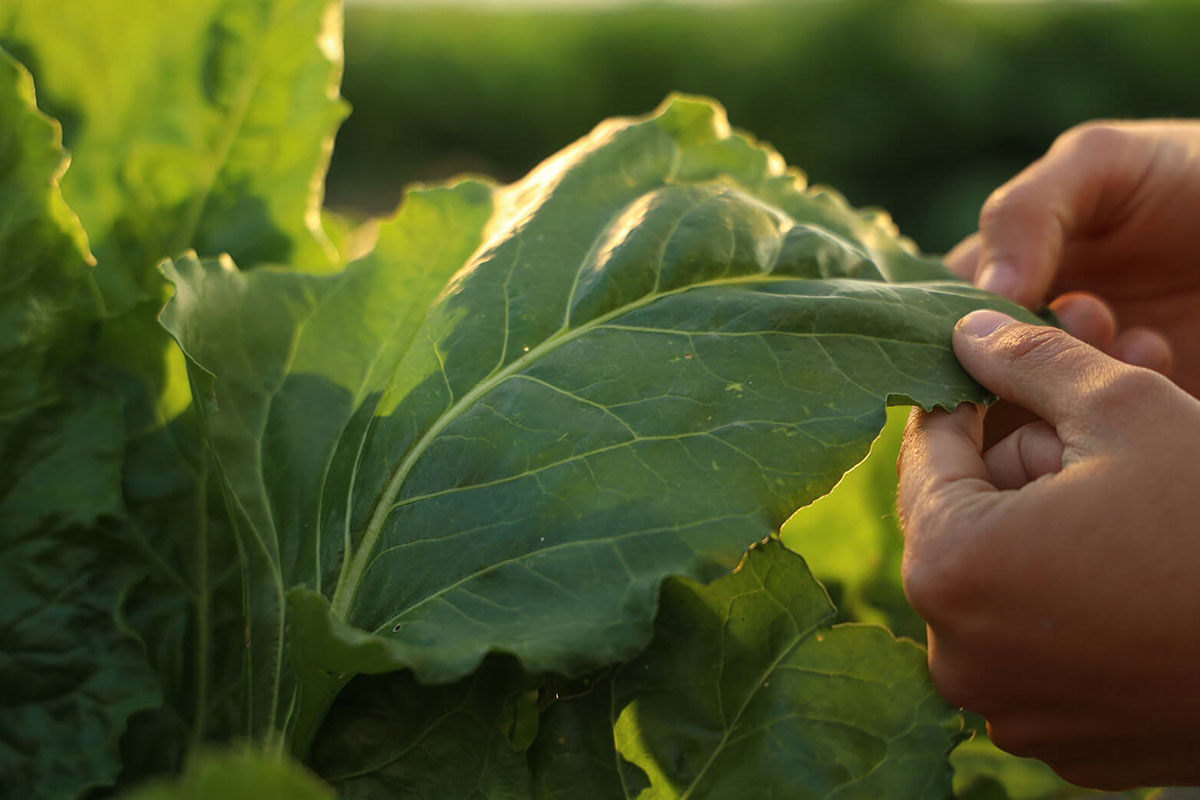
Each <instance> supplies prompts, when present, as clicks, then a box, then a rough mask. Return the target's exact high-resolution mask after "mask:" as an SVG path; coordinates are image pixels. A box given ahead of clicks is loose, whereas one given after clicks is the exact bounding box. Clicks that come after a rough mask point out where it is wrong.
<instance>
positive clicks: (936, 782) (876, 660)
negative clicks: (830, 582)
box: [614, 541, 962, 800]
mask: <svg viewBox="0 0 1200 800" xmlns="http://www.w3.org/2000/svg"><path fill="white" fill-rule="evenodd" d="M833 614H834V609H833V606H832V605H831V604H830V602H829V598H828V596H827V595H826V594H825V591H824V589H822V588H821V585H820V584H819V583H817V582H816V581H815V580H814V579H813V578H812V576H811V574H810V573H809V572H808V569H807V567H806V566H805V565H804V561H803V560H802V559H801V558H800V557H799V556H796V555H795V554H793V553H791V552H789V551H788V550H786V549H785V548H784V547H783V546H782V545H781V544H779V543H778V542H774V541H771V542H767V543H766V544H763V545H761V546H759V547H758V548H756V549H754V550H753V551H751V552H750V553H749V554H748V556H747V558H746V560H745V561H744V562H743V564H742V566H741V568H740V569H739V570H738V571H737V572H736V573H735V574H733V575H731V576H729V577H726V578H722V579H720V580H718V581H715V582H714V583H712V584H710V585H709V586H701V585H699V584H697V583H694V582H692V581H689V580H685V579H671V580H669V581H668V582H667V583H666V584H665V586H664V589H663V597H662V606H661V609H660V611H659V616H658V619H657V620H656V622H655V637H654V641H653V643H652V644H651V645H650V648H649V649H648V650H647V651H646V652H645V653H644V654H643V655H642V656H640V657H638V658H637V659H635V660H634V661H633V662H631V663H629V664H626V665H625V666H623V667H622V668H621V670H620V673H619V674H618V676H617V678H616V681H615V687H616V688H615V690H614V691H615V693H616V704H615V707H616V708H622V706H623V709H622V710H621V712H620V717H619V718H618V720H617V723H616V728H615V731H616V738H617V750H618V751H619V752H620V753H621V755H622V756H624V757H625V758H626V759H628V760H629V761H631V762H633V763H634V764H636V765H638V766H639V767H641V768H642V769H643V770H645V771H646V773H647V775H649V778H650V783H651V788H650V789H648V790H646V791H644V792H642V793H641V794H639V795H638V797H639V798H641V800H650V799H651V798H655V799H658V798H662V799H663V800H665V799H666V798H683V797H704V798H713V799H714V800H716V798H730V800H732V799H733V798H743V797H789V798H810V797H811V798H879V797H903V798H912V799H913V800H916V799H917V798H944V797H946V796H947V795H948V793H949V789H950V779H951V772H950V767H949V765H948V764H947V763H946V754H947V752H948V751H949V749H950V748H951V747H952V746H953V744H954V742H955V741H956V739H958V738H959V735H960V734H959V731H960V729H961V725H962V722H961V720H960V718H959V717H958V715H957V714H956V713H955V712H954V710H953V709H951V708H950V707H949V706H948V705H946V703H945V701H943V700H942V699H941V698H940V697H939V696H938V694H937V691H936V690H935V689H934V688H933V684H932V681H931V680H930V678H929V674H928V672H927V670H926V668H925V651H924V650H923V649H922V648H920V647H918V646H916V645H914V644H913V643H911V642H907V641H898V640H896V639H894V638H893V637H892V636H891V634H889V633H888V632H887V631H886V630H884V629H882V628H878V627H874V626H857V625H843V626H838V627H836V628H832V629H830V628H829V627H828V625H829V622H830V620H831V619H832V618H833Z"/></svg>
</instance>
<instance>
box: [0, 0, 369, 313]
mask: <svg viewBox="0 0 1200 800" xmlns="http://www.w3.org/2000/svg"><path fill="white" fill-rule="evenodd" d="M0 41H2V42H3V43H4V44H5V45H6V46H8V47H9V48H10V49H11V50H12V51H13V52H14V53H15V54H16V55H17V56H18V57H19V58H21V59H22V60H23V61H24V62H25V63H26V64H27V65H28V66H29V68H30V69H31V71H32V72H33V74H34V76H35V78H36V80H37V82H38V86H39V90H40V92H41V94H42V101H43V103H44V106H43V107H44V108H45V109H46V110H47V111H48V112H50V113H52V114H54V115H55V116H56V117H58V118H59V119H60V120H61V121H62V123H63V126H64V128H65V130H66V139H67V146H68V148H69V149H70V150H71V152H72V153H73V156H74V167H73V168H72V170H71V172H70V173H69V174H68V175H67V177H66V178H65V180H64V185H63V191H64V193H65V195H66V198H67V201H68V202H70V203H71V204H72V206H73V207H74V208H75V210H76V212H77V213H78V214H79V216H80V219H82V220H83V224H84V227H85V228H86V229H87V230H88V233H89V234H90V236H91V239H92V243H93V249H94V251H95V253H96V256H97V259H98V261H99V267H98V273H97V278H98V280H99V281H100V282H101V286H102V288H103V289H104V293H105V298H106V299H107V300H108V302H109V304H110V306H111V308H112V309H114V310H123V309H125V308H128V307H129V306H131V305H132V304H133V303H134V302H135V301H137V300H138V299H147V298H148V299H151V300H156V299H157V298H158V295H159V292H158V289H157V286H158V284H159V281H160V280H161V279H160V278H159V276H158V275H157V274H156V273H155V271H154V267H155V265H156V264H157V263H158V262H159V261H160V260H162V259H163V258H165V257H168V256H172V255H175V254H178V253H180V252H182V251H183V250H185V249H187V248H193V249H195V250H197V251H198V252H200V253H203V254H206V255H214V256H215V255H218V254H220V253H224V252H228V253H232V254H233V255H234V256H235V257H236V258H237V259H238V260H239V263H241V264H242V265H243V266H246V267H250V266H253V265H256V264H259V263H264V262H290V263H293V264H297V265H305V266H307V267H309V268H320V267H321V266H322V265H323V264H325V265H328V264H330V263H332V262H333V261H335V259H336V254H335V252H334V250H333V248H332V246H331V244H330V243H329V241H328V239H327V238H326V237H325V235H324V232H323V230H322V228H321V221H320V214H319V209H320V203H321V196H322V193H323V190H322V187H323V179H324V172H325V168H326V166H327V163H328V157H329V152H330V150H331V147H332V142H333V134H334V130H335V129H336V127H337V124H338V123H339V122H340V120H341V119H342V117H343V116H344V115H345V106H344V104H343V103H342V102H341V101H340V100H339V99H338V88H337V87H338V83H339V81H340V78H341V3H340V2H337V1H336V0H170V1H169V2H162V0H122V2H120V3H96V2H92V0H62V1H61V2H54V3H42V2H22V3H17V4H15V6H11V7H10V8H9V9H7V10H6V12H5V14H4V17H3V19H0Z"/></svg>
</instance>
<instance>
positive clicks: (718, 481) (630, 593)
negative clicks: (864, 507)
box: [163, 98, 1023, 746]
mask: <svg viewBox="0 0 1200 800" xmlns="http://www.w3.org/2000/svg"><path fill="white" fill-rule="evenodd" d="M465 186H470V187H474V186H476V185H474V184H466V185H465ZM451 191H456V192H457V193H458V194H456V196H459V195H461V193H462V192H463V191H466V190H465V189H463V188H462V187H460V188H459V189H458V190H451ZM470 191H476V189H474V188H472V189H471V190H470ZM472 199H474V198H472ZM485 205H486V203H484V202H482V201H479V202H476V203H475V207H483V206H485ZM495 205H496V211H495V213H494V214H493V216H492V218H491V219H490V220H489V221H488V222H487V224H486V229H485V230H484V231H483V232H482V234H481V233H480V232H479V231H478V230H473V233H472V235H471V236H469V237H467V236H463V235H461V233H460V235H459V237H458V238H452V239H448V240H441V241H439V246H438V247H437V248H436V249H434V250H432V251H424V250H423V248H425V247H429V246H430V243H429V241H428V240H426V239H421V240H415V241H414V242H413V243H412V244H411V246H409V247H406V248H398V249H397V251H396V253H395V254H394V255H389V256H388V257H387V258H379V259H374V260H371V261H369V262H365V263H363V264H360V265H356V266H352V267H351V268H349V269H347V270H346V271H345V272H344V273H343V274H340V275H336V276H330V277H317V276H305V275H298V274H294V273H282V272H262V271H255V272H253V273H248V274H247V273H240V272H238V271H236V270H235V269H234V268H233V267H232V265H231V264H230V263H229V262H227V261H226V262H221V263H218V262H207V263H201V262H197V261H194V260H184V261H181V262H179V263H177V264H176V265H174V267H172V268H171V269H170V272H169V274H170V277H171V280H172V281H173V283H174V284H175V286H176V294H175V297H174V299H173V300H172V302H171V304H170V305H169V306H168V307H167V309H166V310H165V312H164V316H163V321H164V324H165V325H166V326H167V328H168V329H169V330H170V331H171V332H172V333H173V334H174V335H175V337H176V338H177V339H178V341H179V342H180V344H181V345H182V347H183V350H184V351H185V353H186V354H187V355H188V357H189V358H190V359H191V361H192V363H193V365H194V367H195V369H196V370H197V372H198V373H199V372H202V373H204V374H207V375H211V376H212V387H213V394H212V396H211V397H210V398H209V399H208V401H207V407H206V420H205V424H206V427H207V430H208V435H209V438H210V440H211V441H212V443H213V445H214V448H215V450H216V453H217V457H218V459H219V461H220V465H221V471H222V475H223V476H224V479H225V481H226V484H227V487H228V491H229V494H230V496H231V498H232V502H233V503H234V505H235V507H236V509H237V514H238V524H239V526H240V529H241V535H242V536H243V538H244V540H245V541H246V542H247V543H248V545H247V546H248V547H253V548H254V550H255V551H256V553H257V555H256V556H255V558H257V559H258V560H259V561H258V567H257V568H256V569H257V573H256V574H257V575H258V577H257V578H256V580H257V582H256V583H254V584H253V586H252V595H253V596H254V602H255V603H256V611H255V614H254V624H255V634H254V636H255V641H254V643H253V644H252V646H253V647H255V648H261V649H259V650H257V651H256V659H259V658H261V659H262V660H261V661H256V666H258V667H259V669H256V674H257V675H260V676H262V681H263V683H262V685H261V686H259V689H258V692H259V702H260V703H261V704H262V707H263V709H264V714H263V716H262V718H263V719H264V720H269V721H272V722H274V723H275V724H282V723H283V722H284V720H283V717H284V714H283V713H282V709H285V708H289V707H293V708H295V709H296V711H295V712H294V713H293V714H292V715H291V721H292V724H298V725H299V727H300V729H301V730H300V733H299V734H297V737H298V739H299V741H300V742H301V746H303V743H304V742H305V741H306V740H307V737H308V736H309V733H307V730H308V729H309V728H310V727H311V726H312V724H313V723H312V720H314V719H319V717H320V716H321V714H322V713H323V711H324V708H325V704H326V703H327V702H328V698H329V697H330V696H331V693H332V691H333V690H334V689H335V688H336V686H337V685H339V682H340V681H344V680H345V679H347V678H348V677H349V676H350V675H352V674H353V673H355V672H360V671H369V672H378V671H384V670H387V669H396V668H399V667H411V668H412V669H413V670H414V671H415V672H416V674H417V676H418V678H419V679H420V680H422V681H437V682H445V681H452V680H456V679H458V678H461V677H462V676H465V675H466V674H468V673H470V672H471V671H472V670H474V669H475V668H476V667H477V666H478V665H479V663H480V662H481V660H482V659H483V657H484V655H485V654H487V653H488V652H490V651H494V650H497V651H506V652H510V653H513V654H515V655H516V656H517V657H518V658H519V659H520V660H521V661H522V662H523V663H524V664H525V666H526V667H527V668H529V669H531V670H533V671H556V672H560V673H563V674H568V675H570V674H580V673H581V672H584V671H586V670H588V669H589V668H593V667H596V666H599V665H602V664H606V663H612V662H614V661H619V660H623V659H625V658H628V657H630V656H631V655H633V654H634V653H636V652H637V651H639V650H640V649H641V648H642V647H644V646H645V644H646V642H647V641H648V640H649V638H650V633H651V627H652V620H653V616H654V612H655V607H656V604H657V598H658V588H659V584H660V583H661V581H662V579H663V578H664V577H665V576H667V575H671V574H684V575H689V576H694V577H700V578H713V577H716V576H717V575H719V574H722V573H723V572H726V571H728V570H729V569H731V568H732V567H733V566H734V565H735V564H736V563H737V560H738V558H739V557H740V555H741V554H742V552H743V551H744V548H745V546H746V544H747V543H748V542H752V541H756V540H758V539H761V538H762V537H763V536H765V535H768V534H770V533H772V532H774V531H777V530H778V527H779V525H780V524H781V523H782V522H783V520H784V519H786V518H787V516H788V515H790V514H791V512H792V511H793V510H794V509H795V508H796V507H797V506H800V505H802V504H804V503H807V502H809V501H811V500H812V499H814V498H815V497H818V496H820V495H821V494H823V493H824V492H826V491H828V490H829V488H830V487H831V486H833V485H834V484H835V483H836V482H837V480H838V478H839V477H840V476H841V475H842V473H843V472H844V471H845V470H846V469H847V468H849V467H850V466H852V465H853V464H855V463H857V462H858V461H859V460H861V459H862V458H863V456H864V455H865V454H866V452H867V450H868V448H869V446H870V443H871V441H872V440H873V439H874V438H875V436H876V435H877V434H878V432H879V430H880V428H881V427H882V426H883V423H884V419H885V413H884V411H885V409H884V406H885V401H886V400H888V399H889V398H892V399H897V398H900V399H908V400H911V401H913V402H916V403H919V404H921V405H923V406H926V407H930V406H933V405H938V404H940V405H949V406H953V405H954V404H956V403H958V402H959V401H962V400H983V399H985V397H986V395H985V394H984V393H983V391H982V390H981V389H980V387H978V386H977V385H976V384H975V383H974V382H972V381H971V380H970V379H969V377H968V376H967V375H966V374H965V373H964V372H963V371H962V370H961V368H960V367H959V366H958V364H957V362H956V361H955V359H954V357H953V354H952V353H951V351H950V347H949V345H950V332H951V329H952V326H953V324H954V322H955V320H957V319H958V318H959V317H960V316H962V315H963V314H964V313H966V312H967V311H968V310H970V309H972V308H976V307H980V306H983V305H998V306H1000V307H1003V308H1005V309H1006V310H1008V311H1009V312H1010V313H1014V314H1021V313H1023V312H1021V311H1020V310H1019V309H1016V308H1015V307H1012V306H1010V305H1007V304H1003V303H1002V302H1001V301H999V300H996V299H995V298H990V297H989V296H987V295H985V294H983V293H980V292H978V291H976V290H974V289H972V288H970V287H967V286H966V285H964V284H961V283H958V282H956V281H952V280H950V276H949V274H948V273H947V272H946V271H945V270H944V268H942V267H941V266H940V265H938V264H936V263H933V262H928V261H924V260H921V259H919V258H917V257H915V256H913V255H912V254H911V253H910V252H909V250H908V249H907V248H906V246H905V245H904V243H903V242H901V241H900V240H898V239H896V237H895V236H894V233H893V232H892V231H891V229H890V227H889V226H888V225H887V224H886V220H883V219H881V218H880V217H879V216H878V215H870V214H860V213H858V212H855V211H853V210H851V209H849V208H848V207H847V206H846V205H845V203H844V201H842V200H841V199H840V198H839V197H837V196H836V195H833V194H832V193H830V192H822V191H810V190H806V189H805V188H804V186H803V181H802V179H801V178H800V177H799V175H798V174H796V173H792V172H788V171H787V170H786V169H785V167H784V165H783V163H782V161H781V159H779V157H778V155H776V154H774V153H772V152H771V151H769V150H767V149H766V148H763V147H760V146H758V145H756V144H754V143H753V142H751V141H750V140H748V139H747V138H745V137H742V136H739V135H735V134H733V133H731V131H730V129H729V127H728V124H727V123H726V121H725V119H724V115H723V113H722V112H721V111H720V110H719V108H717V107H716V106H715V105H714V104H712V103H711V102H707V101H699V100H692V99H687V98H674V99H672V100H671V101H669V102H668V103H666V104H665V105H664V106H663V107H662V108H661V109H660V110H659V111H658V112H656V113H655V114H653V115H651V116H650V117H648V118H645V119H642V120H625V119H623V120H613V121H610V122H607V123H605V124H602V125H601V126H600V127H599V128H597V129H596V131H594V132H593V133H592V134H591V135H590V136H588V137H586V138H585V139H583V140H581V141H580V142H579V143H577V144H576V145H574V146H572V147H571V148H568V149H567V150H565V151H563V152H562V153H560V154H559V155H557V156H555V157H553V158H552V159H550V160H549V161H547V162H546V163H545V164H543V165H542V166H541V167H539V168H538V169H537V170H535V171H534V172H533V173H532V174H531V175H530V176H529V177H528V178H526V179H525V180H523V181H521V182H520V183H517V184H515V185H513V186H511V187H508V188H505V189H503V190H499V191H497V192H496V193H495ZM455 214H457V212H455ZM449 218H455V217H454V215H453V214H452V215H451V216H450V217H449ZM480 236H482V244H481V245H479V247H478V248H477V249H476V245H477V244H478V241H479V237H480ZM471 252H474V255H471V256H470V257H469V260H466V259H464V260H465V261H466V264H465V266H464V267H463V269H461V270H460V271H459V272H458V273H457V274H456V275H455V276H454V278H453V279H452V280H451V281H450V283H449V284H448V285H447V286H446V287H445V289H444V290H443V291H442V292H441V294H440V295H439V296H438V297H437V300H436V302H435V303H434V304H433V307H432V308H431V309H430V311H429V313H428V316H427V317H426V318H425V319H424V321H423V323H422V324H421V326H420V328H419V329H418V330H416V332H415V334H414V335H412V337H411V340H410V339H409V337H408V334H407V333H405V334H403V335H396V334H393V333H392V331H393V329H397V330H401V331H408V324H409V320H410V319H411V318H412V317H411V314H410V308H416V307H420V304H417V305H412V306H410V305H407V304H405V303H398V304H397V303H396V302H395V301H394V300H393V299H392V298H403V297H405V292H406V291H407V287H408V284H409V283H410V282H411V281H412V277H411V276H412V275H414V274H418V273H420V272H421V271H422V270H423V269H427V268H428V267H429V265H434V267H435V271H438V272H442V273H443V274H444V268H445V267H446V266H447V265H448V264H449V263H451V262H452V261H453V260H454V259H456V258H459V257H463V256H465V255H466V254H469V253H471ZM383 298H387V299H386V300H385V299H383ZM289 589H290V590H291V597H292V602H293V604H294V606H295V608H296V611H297V613H296V614H295V615H294V616H295V619H293V621H292V624H293V625H294V626H295V629H296V630H303V631H304V635H303V636H297V637H295V638H294V640H293V641H292V642H291V647H292V653H293V656H294V657H295V661H296V663H297V664H299V665H300V667H301V672H302V673H303V677H302V680H301V690H302V691H301V696H300V700H299V701H298V704H297V705H295V706H291V703H290V701H289V699H288V698H290V697H291V692H292V689H291V688H290V687H289V685H288V683H289V681H290V678H289V677H288V675H287V668H286V665H285V661H284V635H285V630H286V627H287V624H288V623H287V622H286V620H285V617H286V612H285V609H284V595H285V592H287V591H288V590H289ZM322 684H324V685H322ZM297 719H298V720H299V722H298V723H297V722H296V720H297Z"/></svg>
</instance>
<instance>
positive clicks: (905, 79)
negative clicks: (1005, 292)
mask: <svg viewBox="0 0 1200 800" xmlns="http://www.w3.org/2000/svg"><path fill="white" fill-rule="evenodd" d="M673 90H680V91H686V92H695V93H700V94H706V95H710V96H712V97H715V98H717V99H718V100H720V101H721V102H722V103H724V104H725V106H726V107H727V108H728V110H729V115H730V119H731V121H732V123H733V124H734V125H735V126H736V127H739V128H742V129H745V130H748V131H752V132H753V133H754V134H756V135H757V136H758V137H759V138H761V139H764V140H766V141H769V142H771V143H772V144H773V145H775V147H776V148H778V149H779V150H780V152H782V153H783V155H784V157H785V158H786V159H787V160H788V162H789V163H791V164H794V165H796V166H799V167H801V168H802V169H804V170H805V171H806V172H807V173H808V175H809V176H810V179H811V180H812V181H814V182H819V183H828V184H831V185H833V186H836V187H837V188H838V189H840V190H841V191H842V192H843V193H844V194H846V195H847V197H848V198H849V200H850V201H851V202H852V203H854V204H855V205H875V206H883V207H885V208H887V209H888V210H889V211H891V212H892V215H893V216H894V217H895V219H896V221H897V222H898V223H899V225H900V227H901V229H902V231H903V232H904V233H906V234H908V235H909V236H912V237H913V238H914V239H916V241H917V242H918V244H920V246H921V247H922V248H923V249H925V250H928V251H932V252H942V251H944V250H946V249H948V248H949V247H950V246H952V245H953V244H954V243H955V242H956V241H957V240H958V239H959V238H961V237H962V236H963V235H965V234H967V233H969V232H970V231H971V230H973V229H974V227H975V221H976V218H977V215H978V210H979V206H980V204H981V203H982V202H983V200H984V199H985V198H986V197H987V194H988V192H989V191H991V189H993V188H994V187H995V186H997V185H999V184H1000V183H1001V182H1003V181H1004V180H1005V179H1007V178H1008V177H1010V176H1011V175H1012V174H1014V173H1015V172H1016V171H1017V170H1019V169H1020V168H1021V167H1022V166H1024V165H1025V164H1027V163H1028V162H1029V161H1030V160H1032V159H1034V158H1036V157H1037V156H1039V155H1040V154H1041V153H1043V152H1044V151H1045V149H1046V147H1047V146H1048V145H1049V144H1050V142H1051V141H1052V140H1053V138H1054V136H1055V135H1056V134H1058V133H1059V132H1061V131H1062V130H1064V129H1066V128H1068V127H1070V126H1071V125H1073V124H1075V123H1078V122H1081V121H1084V120H1087V119H1093V118H1102V117H1110V118H1111V117H1150V116H1158V117H1187V116H1192V117H1200V2H1197V0H1112V1H1111V2H1095V1H1092V2H1087V1H1086V0H1073V1H1072V0H1060V1H1059V2H1027V3H1013V2H963V1H962V0H793V1H792V2H763V3H742V4H733V5H711V4H710V5H704V4H672V5H665V4H630V5H621V6H618V7H605V8H601V7H596V6H592V5H581V4H576V5H574V6H572V5H571V4H570V3H569V2H568V3H565V4H563V5H561V6H559V7H556V8H530V7H520V6H519V5H493V6H488V7H484V6H477V7H469V6H461V5H458V6H442V5H438V4H436V3H426V4H417V5H413V4H389V3H379V2H376V3H363V2H358V3H355V2H350V3H349V4H348V6H347V9H346V76H345V84H344V94H345V95H346V97H347V98H348V99H349V100H350V101H351V103H352V104H353V105H354V113H353V115H352V116H351V117H350V119H349V120H348V121H347V122H346V124H345V126H344V127H343V129H342V131H341V133H340V135H339V138H338V142H337V148H336V150H335V154H334V160H333V169H332V173H331V175H330V178H329V186H328V203H329V204H330V205H331V206H332V207H334V208H340V209H347V208H358V209H363V210H368V211H371V212H374V213H382V212H386V211H390V210H391V209H392V207H394V206H395V204H396V203H397V201H398V200H399V197H400V191H401V188H402V186H403V185H404V184H405V183H407V182H410V181H414V180H419V181H430V180H438V179H442V178H446V177H449V176H451V175H454V174H457V173H460V172H464V171H471V172H482V173H486V174H489V175H492V176H495V177H496V178H499V179H501V180H505V181H509V180H513V179H515V178H517V177H519V176H521V175H522V174H524V173H525V172H526V171H527V170H528V169H529V168H530V167H532V166H533V165H535V164H536V163H537V162H539V161H541V160H542V159H543V158H545V157H546V156H548V155H550V154H551V153H553V152H555V151H556V150H558V149H560V148H561V147H563V146H565V145H567V144H569V143H570V142H572V141H573V140H575V139H576V138H578V137H579V136H581V135H583V134H585V133H586V132H587V131H588V130H590V129H591V128H592V126H593V125H594V124H595V123H597V122H598V121H600V120H601V119H603V118H605V117H608V116H613V115H621V114H641V113H645V112H647V111H650V110H651V109H652V108H654V106H655V105H657V104H658V102H659V101H660V100H662V98H663V96H665V95H666V94H667V93H668V92H670V91H673Z"/></svg>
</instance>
